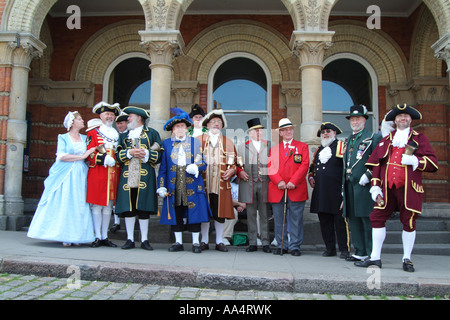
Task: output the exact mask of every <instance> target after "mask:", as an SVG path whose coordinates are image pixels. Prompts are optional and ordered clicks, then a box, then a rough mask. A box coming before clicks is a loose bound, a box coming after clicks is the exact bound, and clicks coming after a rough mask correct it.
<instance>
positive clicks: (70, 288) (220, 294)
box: [0, 274, 449, 301]
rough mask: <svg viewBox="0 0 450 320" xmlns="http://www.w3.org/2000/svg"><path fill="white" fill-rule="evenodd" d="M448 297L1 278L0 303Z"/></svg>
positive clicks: (419, 298)
mask: <svg viewBox="0 0 450 320" xmlns="http://www.w3.org/2000/svg"><path fill="white" fill-rule="evenodd" d="M448 299H449V297H448V296H445V297H434V298H421V297H412V296H406V297H405V296H401V297H400V296H395V297H391V296H352V295H348V296H347V295H335V294H333V295H331V294H314V293H293V292H271V291H258V290H245V291H235V290H217V289H206V288H194V287H173V286H160V285H152V284H138V283H117V282H106V281H84V280H79V281H78V282H77V281H75V280H71V279H63V278H54V277H38V276H34V275H19V274H0V300H215V301H217V300H253V301H259V300H261V301H262V300H448Z"/></svg>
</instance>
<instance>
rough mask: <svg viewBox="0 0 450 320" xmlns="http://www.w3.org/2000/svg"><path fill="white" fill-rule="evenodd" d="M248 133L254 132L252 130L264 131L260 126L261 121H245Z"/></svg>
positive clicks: (257, 119) (255, 119) (254, 119)
mask: <svg viewBox="0 0 450 320" xmlns="http://www.w3.org/2000/svg"><path fill="white" fill-rule="evenodd" d="M247 126H248V129H247V130H248V131H250V130H254V129H264V127H263V125H262V124H261V120H260V119H259V118H253V119H250V120H248V121H247Z"/></svg>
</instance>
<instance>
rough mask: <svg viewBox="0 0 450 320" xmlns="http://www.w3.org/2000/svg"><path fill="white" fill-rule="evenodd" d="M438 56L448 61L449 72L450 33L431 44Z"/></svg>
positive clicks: (449, 70) (448, 68) (449, 69)
mask: <svg viewBox="0 0 450 320" xmlns="http://www.w3.org/2000/svg"><path fill="white" fill-rule="evenodd" d="M431 49H433V50H434V55H435V57H436V58H438V59H441V60H444V61H445V62H446V63H447V73H449V72H450V33H447V34H445V35H444V36H443V37H442V38H440V39H439V40H438V41H437V42H436V43H435V44H433V45H432V46H431Z"/></svg>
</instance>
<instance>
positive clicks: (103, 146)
mask: <svg viewBox="0 0 450 320" xmlns="http://www.w3.org/2000/svg"><path fill="white" fill-rule="evenodd" d="M95 150H97V151H98V152H99V153H102V154H103V153H106V147H105V144H101V145H99V146H97V147H96V148H95Z"/></svg>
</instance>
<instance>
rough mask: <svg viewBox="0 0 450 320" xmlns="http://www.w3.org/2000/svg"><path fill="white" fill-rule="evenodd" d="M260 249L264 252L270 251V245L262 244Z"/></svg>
mask: <svg viewBox="0 0 450 320" xmlns="http://www.w3.org/2000/svg"><path fill="white" fill-rule="evenodd" d="M262 250H263V252H265V253H271V252H272V249H270V246H269V245H267V246H263V248H262Z"/></svg>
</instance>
